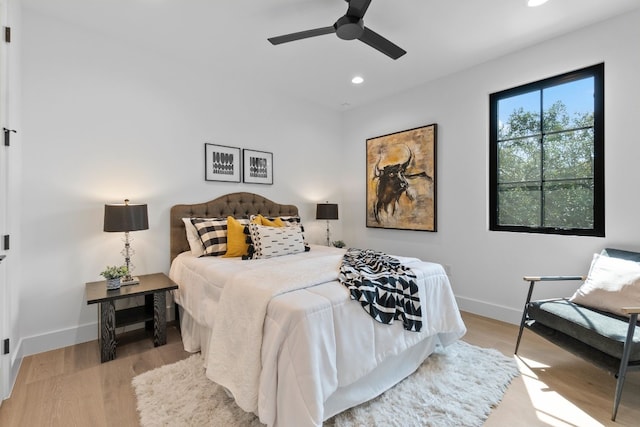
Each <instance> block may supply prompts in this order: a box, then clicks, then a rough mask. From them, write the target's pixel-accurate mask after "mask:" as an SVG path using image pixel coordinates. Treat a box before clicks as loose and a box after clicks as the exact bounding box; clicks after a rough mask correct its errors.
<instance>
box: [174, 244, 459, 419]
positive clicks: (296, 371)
mask: <svg viewBox="0 0 640 427" xmlns="http://www.w3.org/2000/svg"><path fill="white" fill-rule="evenodd" d="M343 254H344V250H340V249H335V248H327V247H323V246H312V250H311V251H310V252H307V253H304V254H296V255H289V256H285V257H280V258H272V259H266V260H249V261H242V260H239V259H221V258H213V257H205V258H195V257H193V256H191V255H190V254H186V253H185V254H181V255H180V256H179V257H178V258H177V259H176V261H175V262H174V263H173V264H172V267H171V272H170V275H171V277H172V279H173V280H174V281H176V282H177V283H178V284H179V286H180V289H179V291H178V292H176V302H178V303H179V304H180V305H181V306H182V307H183V309H184V310H186V311H187V312H188V313H189V315H190V316H191V317H193V318H194V319H195V320H196V321H197V322H198V323H199V324H201V325H203V326H206V327H207V328H209V329H210V330H211V336H210V337H209V339H208V343H209V347H208V351H207V352H203V353H204V354H206V360H205V368H206V373H207V376H208V377H209V378H210V379H212V380H213V381H215V382H217V383H219V384H221V385H223V386H224V387H226V388H227V389H228V390H229V391H230V392H231V393H232V394H233V395H234V398H235V399H236V402H237V403H238V405H239V406H240V407H241V408H243V409H244V410H246V411H248V412H255V413H256V414H257V415H258V416H259V417H260V420H261V421H262V422H263V423H265V424H267V425H268V426H290V425H295V426H319V425H321V424H322V421H323V420H324V419H326V418H327V417H328V416H331V415H333V413H329V414H327V413H326V412H327V410H326V404H327V401H328V400H329V399H330V398H331V396H332V395H334V393H336V391H337V390H339V389H340V390H343V389H349V387H350V386H352V385H357V384H358V382H359V381H360V382H362V381H363V378H365V377H367V376H368V375H370V374H371V373H372V372H373V373H374V374H373V375H378V371H379V369H378V370H376V368H378V367H380V366H385V364H389V363H390V361H392V360H394V358H399V357H400V356H402V355H403V354H404V353H412V352H414V353H415V351H413V349H414V348H416V349H418V348H420V346H418V345H417V344H420V343H422V342H423V341H424V342H426V341H428V340H430V341H429V343H430V344H431V343H432V342H433V343H434V345H435V343H436V342H438V343H441V344H442V345H448V344H450V343H452V342H454V341H455V340H457V339H459V338H460V337H461V336H462V335H464V333H465V331H466V329H465V327H464V323H463V322H462V319H461V318H460V314H459V311H458V307H457V305H456V303H455V299H454V297H453V293H452V291H451V288H450V285H449V281H448V278H447V276H446V274H445V272H444V269H443V268H442V267H441V266H440V265H439V264H433V263H427V262H422V261H420V260H417V259H415V258H402V257H398V258H399V259H400V260H401V261H402V262H403V264H405V265H407V266H408V267H410V268H412V270H413V271H414V272H415V274H416V276H417V283H418V285H419V288H420V301H421V305H422V313H423V328H422V331H421V332H409V331H405V330H404V329H403V328H402V322H400V321H397V322H395V323H394V324H393V325H384V324H380V323H378V322H376V321H374V320H373V319H372V318H371V317H370V316H369V315H368V314H367V313H366V312H365V311H364V310H363V309H362V307H361V306H360V304H359V303H358V302H355V301H352V300H351V299H350V297H349V292H348V289H347V288H345V287H344V286H343V285H341V284H340V283H339V282H337V280H336V279H337V276H338V269H339V265H340V261H341V259H342V255H343ZM188 347H189V344H188V343H187V342H185V348H187V349H188V350H195V348H191V349H189V348H188ZM192 347H193V346H192ZM429 348H431V347H429ZM429 351H430V350H429ZM425 356H426V354H425V355H422V354H420V357H421V358H424V357H425ZM400 360H401V359H400ZM381 391H383V390H381ZM333 406H336V405H335V404H334V405H333ZM338 407H339V404H338Z"/></svg>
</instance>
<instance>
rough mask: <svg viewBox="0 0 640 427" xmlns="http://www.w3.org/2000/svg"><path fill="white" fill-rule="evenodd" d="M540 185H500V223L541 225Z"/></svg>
mask: <svg viewBox="0 0 640 427" xmlns="http://www.w3.org/2000/svg"><path fill="white" fill-rule="evenodd" d="M540 192H541V190H540V186H539V185H522V184H521V185H517V184H504V185H498V223H499V224H500V225H520V226H529V227H540V226H541V224H540V210H541V205H540Z"/></svg>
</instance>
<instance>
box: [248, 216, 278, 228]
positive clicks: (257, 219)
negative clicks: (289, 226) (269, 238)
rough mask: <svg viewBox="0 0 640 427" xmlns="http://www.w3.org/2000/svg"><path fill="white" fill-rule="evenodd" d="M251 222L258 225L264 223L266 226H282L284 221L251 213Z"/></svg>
mask: <svg viewBox="0 0 640 427" xmlns="http://www.w3.org/2000/svg"><path fill="white" fill-rule="evenodd" d="M249 218H250V219H251V222H252V223H254V224H258V225H264V226H267V227H284V226H285V223H284V222H282V220H281V219H280V218H266V217H264V216H262V215H260V214H258V215H251V216H250V217H249Z"/></svg>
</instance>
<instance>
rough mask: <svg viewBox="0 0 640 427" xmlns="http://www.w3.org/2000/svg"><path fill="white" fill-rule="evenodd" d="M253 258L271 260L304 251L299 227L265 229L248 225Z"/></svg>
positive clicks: (260, 226)
mask: <svg viewBox="0 0 640 427" xmlns="http://www.w3.org/2000/svg"><path fill="white" fill-rule="evenodd" d="M248 227H249V232H250V234H251V241H252V242H253V243H252V244H253V250H254V252H253V258H273V257H277V256H282V255H291V254H297V253H300V252H304V251H305V247H304V239H303V238H302V230H300V227H267V226H264V225H258V224H249V225H248Z"/></svg>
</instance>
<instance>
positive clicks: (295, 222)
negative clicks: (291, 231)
mask: <svg viewBox="0 0 640 427" xmlns="http://www.w3.org/2000/svg"><path fill="white" fill-rule="evenodd" d="M279 219H280V220H281V221H282V222H284V225H286V226H287V227H296V226H299V227H300V228H301V229H302V232H304V227H303V226H302V222H300V217H299V216H297V215H295V216H281V217H279Z"/></svg>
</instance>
